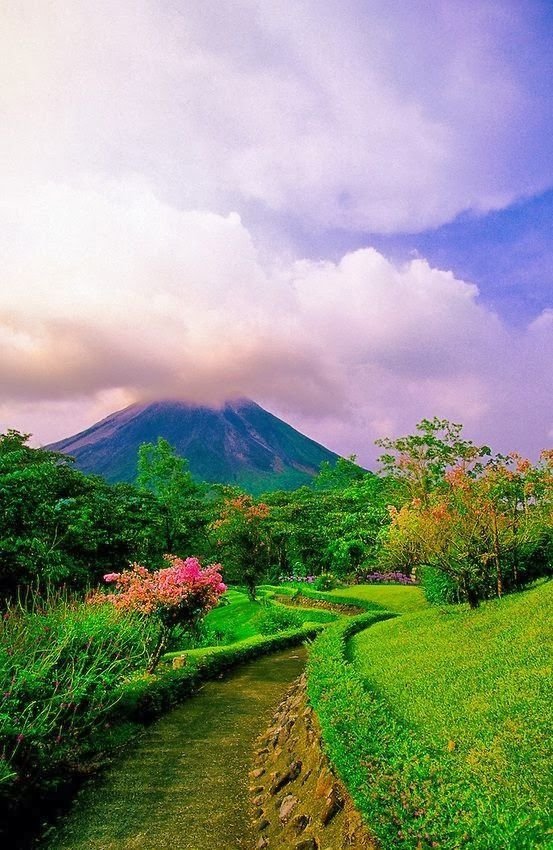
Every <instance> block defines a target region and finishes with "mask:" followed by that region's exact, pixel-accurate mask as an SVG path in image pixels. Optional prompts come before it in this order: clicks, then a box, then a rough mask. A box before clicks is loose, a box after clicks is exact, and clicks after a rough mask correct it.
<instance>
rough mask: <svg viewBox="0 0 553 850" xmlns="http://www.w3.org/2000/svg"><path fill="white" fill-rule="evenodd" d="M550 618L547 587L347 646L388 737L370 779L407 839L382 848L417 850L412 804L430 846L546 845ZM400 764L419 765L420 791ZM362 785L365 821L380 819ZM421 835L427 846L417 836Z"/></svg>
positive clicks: (435, 615)
mask: <svg viewBox="0 0 553 850" xmlns="http://www.w3.org/2000/svg"><path fill="white" fill-rule="evenodd" d="M371 589H372V588H371ZM387 589H388V588H386V587H382V588H380V587H378V588H374V590H379V591H380V590H382V591H386V590H387ZM397 589H398V590H400V589H401V590H410V588H397ZM351 590H352V592H353V591H355V590H357V588H351ZM394 590H396V589H395V588H394ZM552 612H553V582H549V583H545V584H542V585H540V586H538V587H535V588H533V589H530V590H527V591H526V592H524V593H519V594H513V595H511V596H508V597H505V598H504V599H502V600H496V601H491V602H488V603H486V604H485V605H482V607H481V608H480V609H478V610H476V611H471V610H469V609H468V608H467V607H465V606H448V607H445V608H440V609H437V608H427V609H424V608H422V610H419V611H418V612H417V613H411V614H405V615H404V616H401V617H396V618H394V619H392V620H388V621H386V622H380V623H377V624H375V625H373V626H372V627H371V628H369V629H366V630H365V631H363V632H361V633H360V634H357V635H356V636H355V637H354V638H353V639H352V640H351V641H350V643H349V646H348V656H349V658H351V659H352V661H353V671H354V672H356V673H358V674H361V677H362V679H363V680H364V682H365V686H366V688H367V690H368V693H369V694H373V695H374V700H375V702H376V704H378V706H379V707H380V709H381V710H380V711H379V712H376V714H375V715H374V716H375V718H376V717H377V716H378V722H379V723H380V725H381V726H382V723H383V722H384V732H386V730H388V732H389V734H390V736H393V738H394V740H395V742H396V744H395V746H391V747H390V746H388V749H387V750H383V751H382V752H381V753H380V755H383V754H384V755H385V759H386V760H387V761H386V760H385V761H383V762H382V763H380V764H378V765H375V766H374V769H375V770H376V772H377V774H379V775H378V777H377V780H376V781H377V782H378V783H380V784H382V782H383V781H384V780H383V779H382V777H383V776H384V777H385V782H386V781H387V782H388V783H389V789H390V793H395V794H399V795H400V796H403V798H404V802H405V818H404V823H402V824H401V823H400V828H399V831H398V834H400V835H408V836H409V840H408V841H407V842H406V843H405V842H403V839H401V840H400V839H397V838H396V840H395V841H392V843H389V844H388V846H390V847H395V846H397V847H410V846H413V847H414V846H416V843H415V844H410V843H409V841H411V840H413V841H414V840H415V838H416V837H417V838H418V837H419V834H418V832H417V828H416V826H415V827H414V824H416V821H414V820H413V811H415V812H416V810H414V809H413V806H412V805H411V803H412V802H413V803H414V805H416V806H417V807H418V809H419V811H418V812H416V813H415V817H418V818H419V819H420V820H421V828H424V830H426V832H431V833H432V836H433V838H434V839H435V840H437V841H438V844H437V846H439V847H448V848H449V847H451V848H457V847H465V846H466V847H470V848H474V850H476V848H489V850H492V848H493V850H495V848H502V850H525V848H534V847H545V846H551V845H550V844H548V841H551V840H552V836H553V833H551V832H549V833H548V834H546V830H547V829H548V828H549V829H551V826H552V823H551V821H550V820H548V816H549V815H548V812H550V805H551V799H552V788H551V763H552V756H553V752H552V748H551V737H550V732H551V728H552V725H553V713H552V708H551V707H552V705H553V692H552V689H551V672H552V666H551V649H552V646H553V627H552V618H551V614H552ZM386 706H387V707H388V718H387V719H386V713H385V712H383V711H382V709H383V708H385V707H386ZM383 718H384V720H383ZM370 726H371V724H370V723H369V725H368V731H369V732H370ZM378 734H380V735H381V734H382V729H379V732H378ZM409 741H411V742H412V743H411V745H410V744H409ZM400 752H401V753H402V759H403V763H402V761H401V759H400V758H399V753H400ZM425 758H426V759H427V767H428V769H426V770H425V769H423V768H424V759H425ZM409 759H412V760H413V763H415V764H417V763H418V764H419V768H420V784H419V787H418V788H413V787H412V786H411V785H406V784H405V780H406V779H407V777H408V778H409V781H410V782H412V777H413V775H414V774H413V772H412V771H407V776H406V771H405V764H406V763H407V761H408V760H409ZM415 773H416V771H415ZM386 774H387V779H386ZM371 781H372V778H371V777H370V776H368V777H367V787H366V791H365V792H363V794H364V805H363V808H364V811H365V812H366V814H367V816H368V819H369V823H370V818H371V812H373V813H374V814H375V816H376V817H378V806H373V804H372V803H371V799H370V797H371V793H372V792H371ZM385 782H384V784H385ZM373 803H374V801H373ZM427 806H428V807H431V809H432V814H431V817H430V818H428V811H429V809H428V810H427ZM400 820H401V817H400ZM407 821H408V822H407ZM387 839H388V841H390V836H387ZM420 840H421V841H422V844H421V845H420V846H422V847H425V846H427V845H426V844H425V843H424V836H423V835H421V836H420Z"/></svg>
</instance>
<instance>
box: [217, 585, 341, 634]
mask: <svg viewBox="0 0 553 850" xmlns="http://www.w3.org/2000/svg"><path fill="white" fill-rule="evenodd" d="M225 598H226V599H228V601H229V603H230V604H228V605H220V606H218V607H217V608H215V609H214V610H213V611H211V612H210V613H209V614H208V615H207V617H206V625H207V626H208V627H209V629H212V630H213V631H214V632H219V633H220V634H221V635H223V638H222V642H223V643H234V642H235V641H239V640H244V639H245V638H250V637H254V636H255V635H259V634H260V631H259V629H258V628H257V624H256V617H257V615H258V614H259V613H260V611H261V610H262V608H261V605H260V603H259V602H252V601H251V600H250V599H249V598H248V596H247V594H245V593H242V591H239V590H228V591H227V592H226V594H225ZM301 610H302V611H304V612H305V617H304V620H303V622H304V624H305V623H327V622H331V621H332V620H335V619H336V615H335V614H332V613H331V612H329V611H322V610H320V609H317V608H303V609H301Z"/></svg>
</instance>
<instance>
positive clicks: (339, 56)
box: [0, 0, 553, 233]
mask: <svg viewBox="0 0 553 850" xmlns="http://www.w3.org/2000/svg"><path fill="white" fill-rule="evenodd" d="M5 5H6V8H5V10H3V11H4V12H5V15H4V16H3V25H2V33H1V34H0V62H1V63H2V64H1V71H2V77H3V80H4V85H3V86H2V92H1V94H0V106H1V107H2V114H3V133H2V141H1V143H0V145H1V147H0V154H1V156H0V161H2V162H4V163H5V164H6V168H5V174H4V175H3V176H4V177H5V179H6V181H9V179H10V178H11V179H13V180H14V181H15V183H16V185H17V186H21V185H22V184H23V183H24V182H26V183H27V184H28V185H29V186H33V185H35V183H41V182H43V181H45V180H55V181H58V180H60V179H63V180H69V181H70V182H71V181H72V180H73V178H76V177H80V176H82V175H83V174H95V175H103V176H104V177H106V178H108V179H118V180H120V179H123V180H127V179H128V176H129V175H130V174H133V173H139V174H142V175H144V176H145V178H146V179H147V180H148V182H150V183H151V184H153V185H155V186H156V187H157V191H158V193H159V194H160V197H162V198H163V199H164V200H166V201H168V202H169V203H171V204H175V206H177V207H179V208H181V209H210V210H213V211H216V212H218V213H222V214H226V213H227V212H228V211H229V210H230V209H237V210H238V211H239V212H241V213H243V214H245V213H247V214H248V216H249V221H248V224H249V225H250V226H257V227H262V226H263V223H264V218H266V217H267V215H268V214H269V212H272V213H274V214H278V215H280V216H283V217H285V218H286V217H288V218H290V219H296V220H299V221H301V222H302V226H304V227H306V228H307V229H309V228H314V229H320V228H323V229H324V228H336V227H342V228H353V229H364V230H369V231H373V232H377V231H378V232H384V233H387V232H396V231H399V230H402V231H412V232H414V231H421V230H424V229H426V228H429V227H435V226H438V225H440V224H442V223H444V222H446V221H449V220H451V219H453V218H454V217H455V216H456V215H458V214H459V213H460V212H462V211H464V210H473V211H476V212H482V211H486V210H489V209H494V208H501V207H503V206H506V205H507V204H509V203H510V202H511V201H512V200H513V199H515V198H517V197H521V196H525V195H531V194H533V193H537V192H540V191H542V190H544V189H545V188H547V187H548V186H550V185H551V173H552V167H553V150H552V148H551V145H550V144H549V128H550V126H551V119H552V117H553V116H552V114H551V113H552V109H553V105H552V101H551V98H550V97H549V91H548V85H549V79H550V78H551V73H552V71H553V67H552V65H553V62H552V50H551V44H552V41H551V28H550V19H548V18H547V15H546V14H545V12H543V5H542V4H541V3H540V2H538V0H535V2H530V0H523V2H521V0H517V2H514V0H513V2H505V3H502V4H497V3H495V2H491V0H490V2H481V3H479V4H478V5H477V6H475V4H474V3H472V2H470V3H469V2H459V3H451V2H449V1H448V0H425V2H418V0H415V2H411V3H409V4H405V3H404V2H399V0H391V2H386V3H383V2H381V0H362V2H361V0H340V2H338V0H326V2H325V3H320V2H318V0H298V1H297V2H296V3H294V9H293V12H291V10H290V8H289V6H288V4H283V3H282V2H280V0H264V1H263V2H259V0H234V2H225V0H204V2H202V3H197V2H195V1H194V0H178V2H177V0H172V2H169V0H167V2H164V1H163V0H121V2H118V3H117V4H113V3H111V2H108V0H97V2H94V3H93V2H88V0H82V2H77V3H73V4H67V3H66V2H63V0H53V2H51V3H48V4H47V5H46V4H37V3H36V2H33V0H22V2H20V3H16V4H11V5H10V4H5Z"/></svg>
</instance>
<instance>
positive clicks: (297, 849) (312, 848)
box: [294, 838, 319, 850]
mask: <svg viewBox="0 0 553 850" xmlns="http://www.w3.org/2000/svg"><path fill="white" fill-rule="evenodd" d="M294 850H319V842H318V841H317V839H316V838H302V840H301V841H298V842H296V844H294Z"/></svg>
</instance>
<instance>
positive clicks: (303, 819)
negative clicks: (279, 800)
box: [292, 815, 311, 835]
mask: <svg viewBox="0 0 553 850" xmlns="http://www.w3.org/2000/svg"><path fill="white" fill-rule="evenodd" d="M310 823H311V818H310V817H309V816H308V815H296V817H295V818H292V829H293V830H294V832H295V833H296V835H300V833H302V832H303V831H304V829H306V828H307V827H308V826H309V824H310Z"/></svg>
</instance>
